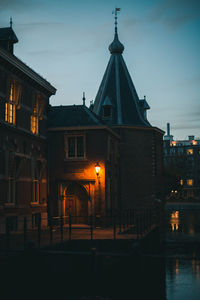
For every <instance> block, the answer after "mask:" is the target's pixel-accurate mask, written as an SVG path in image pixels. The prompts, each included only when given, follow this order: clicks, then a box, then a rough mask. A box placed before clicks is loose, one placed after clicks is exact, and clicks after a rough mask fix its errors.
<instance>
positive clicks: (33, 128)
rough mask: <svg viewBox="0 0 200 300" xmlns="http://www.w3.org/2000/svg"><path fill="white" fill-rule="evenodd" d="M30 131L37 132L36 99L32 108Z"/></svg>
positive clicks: (37, 112)
mask: <svg viewBox="0 0 200 300" xmlns="http://www.w3.org/2000/svg"><path fill="white" fill-rule="evenodd" d="M31 132H32V133H33V134H37V135H38V133H39V105H38V101H36V103H35V106H34V110H33V115H31Z"/></svg>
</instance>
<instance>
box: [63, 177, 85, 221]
mask: <svg viewBox="0 0 200 300" xmlns="http://www.w3.org/2000/svg"><path fill="white" fill-rule="evenodd" d="M63 198H64V199H63V200H64V201H63V213H64V216H69V215H71V216H72V218H73V221H75V222H76V223H79V222H85V221H86V220H87V219H88V215H89V213H88V210H89V201H90V197H89V195H88V193H87V191H86V189H85V188H84V186H83V185H81V184H79V183H77V182H70V183H66V184H64V185H63Z"/></svg>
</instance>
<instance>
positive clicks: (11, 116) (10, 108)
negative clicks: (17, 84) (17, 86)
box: [5, 83, 16, 124]
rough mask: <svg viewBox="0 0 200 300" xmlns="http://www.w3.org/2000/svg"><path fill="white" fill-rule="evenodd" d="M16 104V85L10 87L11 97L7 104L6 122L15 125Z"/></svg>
mask: <svg viewBox="0 0 200 300" xmlns="http://www.w3.org/2000/svg"><path fill="white" fill-rule="evenodd" d="M15 111H16V103H15V100H14V84H13V83H12V84H11V87H10V96H9V100H8V102H6V103H5V121H6V122H8V123H10V124H15Z"/></svg>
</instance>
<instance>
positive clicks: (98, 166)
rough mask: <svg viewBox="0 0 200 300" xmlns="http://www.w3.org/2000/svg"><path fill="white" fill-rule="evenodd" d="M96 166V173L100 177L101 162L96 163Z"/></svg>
mask: <svg viewBox="0 0 200 300" xmlns="http://www.w3.org/2000/svg"><path fill="white" fill-rule="evenodd" d="M94 168H95V171H96V174H97V177H98V176H99V172H100V169H101V167H100V165H99V163H96V165H95V167H94Z"/></svg>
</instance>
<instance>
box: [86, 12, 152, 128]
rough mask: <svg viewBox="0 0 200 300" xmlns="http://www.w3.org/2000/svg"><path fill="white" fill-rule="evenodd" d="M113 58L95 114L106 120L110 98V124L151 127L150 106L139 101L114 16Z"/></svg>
mask: <svg viewBox="0 0 200 300" xmlns="http://www.w3.org/2000/svg"><path fill="white" fill-rule="evenodd" d="M109 50H110V52H111V57H110V60H109V62H108V65H107V68H106V71H105V73H104V76H103V79H102V82H101V84H100V87H99V90H98V92H97V95H96V98H95V101H94V105H93V108H92V110H93V112H94V113H96V114H97V115H99V116H100V117H101V118H104V110H103V106H104V105H105V102H107V99H109V101H110V104H109V105H112V116H111V118H112V119H111V120H110V124H111V125H133V126H151V125H150V123H149V122H148V120H147V118H146V110H147V109H149V108H150V107H149V106H148V103H147V102H146V100H145V101H144V99H143V100H140V99H139V97H138V94H137V92H136V89H135V87H134V84H133V82H132V79H131V76H130V74H129V71H128V69H127V66H126V64H125V61H124V59H123V56H122V52H123V50H124V46H123V45H122V44H121V43H120V41H119V39H118V32H117V22H116V13H115V34H114V40H113V42H112V43H111V44H110V46H109Z"/></svg>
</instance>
